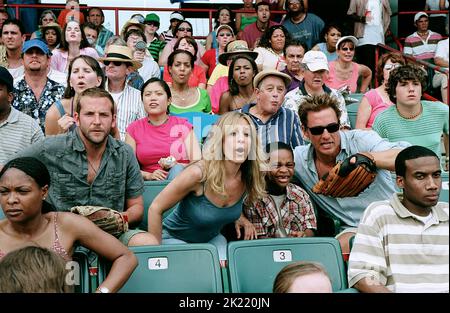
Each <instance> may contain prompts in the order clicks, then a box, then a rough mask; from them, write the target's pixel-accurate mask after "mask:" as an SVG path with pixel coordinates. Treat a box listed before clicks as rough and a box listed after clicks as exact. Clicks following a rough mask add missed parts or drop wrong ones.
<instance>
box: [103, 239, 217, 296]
mask: <svg viewBox="0 0 450 313" xmlns="http://www.w3.org/2000/svg"><path fill="white" fill-rule="evenodd" d="M130 250H131V251H133V252H134V254H135V255H136V257H137V258H138V262H139V265H138V267H137V268H136V269H135V271H134V272H133V274H132V275H131V277H130V278H129V279H128V281H127V282H126V284H125V285H124V286H123V287H122V289H121V290H120V292H125V293H127V292H145V293H160V292H190V293H191V292H192V293H198V292H202V293H221V292H222V291H223V289H222V276H221V270H220V264H219V255H218V253H217V249H216V247H215V246H213V245H212V244H209V243H205V244H181V245H163V246H140V247H130ZM108 266H109V265H108V263H106V262H104V261H101V262H100V265H99V284H101V283H102V281H103V280H104V279H105V277H106V274H107V273H108V271H109V268H108Z"/></svg>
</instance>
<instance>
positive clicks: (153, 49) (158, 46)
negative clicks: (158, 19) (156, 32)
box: [147, 37, 166, 63]
mask: <svg viewBox="0 0 450 313" xmlns="http://www.w3.org/2000/svg"><path fill="white" fill-rule="evenodd" d="M165 45H166V42H165V41H161V40H159V39H158V38H156V37H155V38H153V41H152V42H150V43H149V44H148V47H147V49H148V51H149V52H150V54H151V55H152V57H153V60H155V62H156V63H158V60H159V55H160V53H161V51H162V50H163V49H164V47H165Z"/></svg>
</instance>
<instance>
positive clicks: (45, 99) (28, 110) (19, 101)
mask: <svg viewBox="0 0 450 313" xmlns="http://www.w3.org/2000/svg"><path fill="white" fill-rule="evenodd" d="M14 87H15V88H14V89H15V90H14V101H13V103H12V106H13V107H14V108H16V109H17V110H19V111H21V112H23V113H25V114H27V115H29V116H31V117H32V118H34V119H35V120H36V121H37V122H38V123H39V126H41V129H42V131H43V132H44V131H45V114H47V110H48V109H49V108H50V107H51V106H52V104H53V103H55V102H56V101H57V100H59V99H61V97H62V95H63V93H64V89H65V88H64V86H63V85H61V84H58V83H57V82H55V81H53V80H51V79H49V78H48V79H47V84H46V85H45V87H44V90H43V91H42V94H41V96H40V97H39V100H37V99H36V97H35V95H34V93H33V91H32V90H31V87H30V86H28V84H27V82H26V81H25V78H24V79H21V80H20V81H18V82H17V83H16V85H15V86H14Z"/></svg>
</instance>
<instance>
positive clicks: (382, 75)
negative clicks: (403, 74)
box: [355, 52, 406, 129]
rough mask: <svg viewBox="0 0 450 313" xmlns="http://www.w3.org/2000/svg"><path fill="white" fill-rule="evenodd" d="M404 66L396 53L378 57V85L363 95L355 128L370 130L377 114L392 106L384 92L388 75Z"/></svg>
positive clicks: (403, 61) (400, 57)
mask: <svg viewBox="0 0 450 313" xmlns="http://www.w3.org/2000/svg"><path fill="white" fill-rule="evenodd" d="M405 64H406V60H405V58H404V57H403V56H402V55H401V54H398V53H392V52H388V53H385V54H383V55H382V56H381V57H380V60H379V61H378V69H377V80H378V83H379V84H380V85H379V86H378V88H375V89H370V90H369V91H368V92H366V93H365V94H364V97H363V98H362V100H361V103H360V104H359V106H358V113H357V116H356V126H355V128H360V129H372V124H373V122H374V121H375V118H376V117H377V115H378V113H380V112H383V111H384V110H386V109H387V108H388V107H390V106H392V105H394V103H392V102H391V100H389V95H388V93H387V91H386V87H387V83H388V80H389V75H390V73H391V71H392V70H393V69H395V68H397V67H399V66H402V65H405Z"/></svg>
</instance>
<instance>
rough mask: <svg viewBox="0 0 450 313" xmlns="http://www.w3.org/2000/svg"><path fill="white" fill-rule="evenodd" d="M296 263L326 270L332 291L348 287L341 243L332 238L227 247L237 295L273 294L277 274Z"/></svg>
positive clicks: (261, 241)
mask: <svg viewBox="0 0 450 313" xmlns="http://www.w3.org/2000/svg"><path fill="white" fill-rule="evenodd" d="M295 261H315V262H319V263H321V264H322V265H323V266H324V267H325V269H326V270H327V272H328V274H329V276H330V278H331V281H332V286H333V291H338V290H344V289H346V288H347V274H346V272H345V266H344V261H343V259H342V254H341V248H340V246H339V242H338V241H337V240H336V239H335V238H332V237H309V238H274V239H259V240H246V241H234V242H230V243H229V244H228V269H229V279H230V280H229V284H230V290H231V292H232V293H235V292H243V293H249V292H255V293H261V292H266V293H267V292H272V286H273V282H274V280H275V277H276V275H277V274H278V272H279V271H280V270H281V269H282V268H283V267H284V266H286V265H287V264H289V263H291V262H295Z"/></svg>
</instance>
